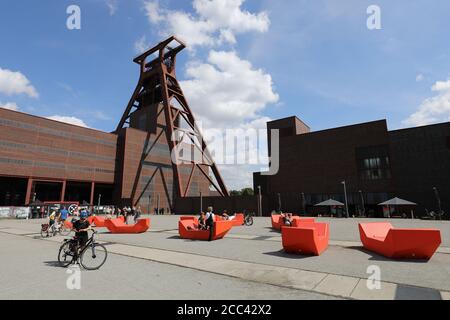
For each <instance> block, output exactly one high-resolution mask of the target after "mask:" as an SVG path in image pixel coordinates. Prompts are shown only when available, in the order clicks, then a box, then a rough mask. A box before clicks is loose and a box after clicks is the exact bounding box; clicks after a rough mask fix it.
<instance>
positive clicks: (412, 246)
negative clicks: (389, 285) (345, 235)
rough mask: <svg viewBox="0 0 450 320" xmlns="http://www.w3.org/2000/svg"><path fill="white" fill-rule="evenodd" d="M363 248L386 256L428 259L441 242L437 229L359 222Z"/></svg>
mask: <svg viewBox="0 0 450 320" xmlns="http://www.w3.org/2000/svg"><path fill="white" fill-rule="evenodd" d="M358 227H359V236H360V238H361V242H362V243H363V246H364V248H366V249H367V250H370V251H374V252H376V253H378V254H381V255H383V256H385V257H388V258H394V259H401V258H413V259H427V260H428V259H430V258H431V257H432V256H433V254H434V252H435V251H436V250H437V248H438V247H439V245H440V244H441V232H440V231H439V230H437V229H397V228H394V227H393V226H392V225H391V224H390V223H388V222H373V223H360V224H359V225H358Z"/></svg>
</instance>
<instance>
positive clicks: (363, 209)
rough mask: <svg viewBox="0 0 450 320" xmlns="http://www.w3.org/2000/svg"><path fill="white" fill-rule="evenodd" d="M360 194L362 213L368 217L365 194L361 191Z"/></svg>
mask: <svg viewBox="0 0 450 320" xmlns="http://www.w3.org/2000/svg"><path fill="white" fill-rule="evenodd" d="M358 192H359V195H360V196H361V204H362V213H363V216H365V215H366V206H365V204H364V197H363V193H362V191H361V190H359V191H358Z"/></svg>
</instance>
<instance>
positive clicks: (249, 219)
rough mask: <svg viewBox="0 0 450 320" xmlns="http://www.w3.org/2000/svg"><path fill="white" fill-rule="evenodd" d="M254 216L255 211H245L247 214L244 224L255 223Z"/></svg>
mask: <svg viewBox="0 0 450 320" xmlns="http://www.w3.org/2000/svg"><path fill="white" fill-rule="evenodd" d="M253 216H254V213H253V212H250V213H245V215H244V224H245V225H246V226H247V227H249V226H251V225H253Z"/></svg>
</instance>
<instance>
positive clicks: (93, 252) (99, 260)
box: [58, 230, 108, 270]
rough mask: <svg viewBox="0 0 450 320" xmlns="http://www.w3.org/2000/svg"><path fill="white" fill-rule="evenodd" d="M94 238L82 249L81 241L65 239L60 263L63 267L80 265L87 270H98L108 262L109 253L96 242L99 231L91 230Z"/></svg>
mask: <svg viewBox="0 0 450 320" xmlns="http://www.w3.org/2000/svg"><path fill="white" fill-rule="evenodd" d="M91 231H92V232H93V233H92V236H91V237H90V238H89V240H88V241H87V242H86V244H85V245H84V246H82V247H81V248H80V246H79V240H78V239H77V238H76V237H74V238H72V239H65V240H64V243H63V244H62V245H61V247H60V248H59V252H58V262H59V264H60V265H61V267H64V268H66V267H68V266H69V265H70V264H72V263H79V264H80V265H81V266H82V267H83V268H84V269H86V270H98V269H100V267H101V266H103V264H104V263H105V262H106V258H107V257H108V251H107V250H106V247H105V246H104V245H102V244H99V243H97V242H95V237H94V236H95V234H97V231H95V230H91Z"/></svg>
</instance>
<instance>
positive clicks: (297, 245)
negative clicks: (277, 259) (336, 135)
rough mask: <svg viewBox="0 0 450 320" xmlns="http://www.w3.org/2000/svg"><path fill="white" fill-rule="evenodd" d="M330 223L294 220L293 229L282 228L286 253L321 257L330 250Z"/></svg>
mask: <svg viewBox="0 0 450 320" xmlns="http://www.w3.org/2000/svg"><path fill="white" fill-rule="evenodd" d="M329 237H330V233H329V230H328V223H322V222H303V221H299V220H294V223H293V226H292V227H284V226H283V227H282V228H281V239H282V242H283V248H284V251H286V252H289V253H300V254H312V255H315V256H319V255H320V254H321V253H322V252H324V251H325V249H327V248H328V239H329Z"/></svg>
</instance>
